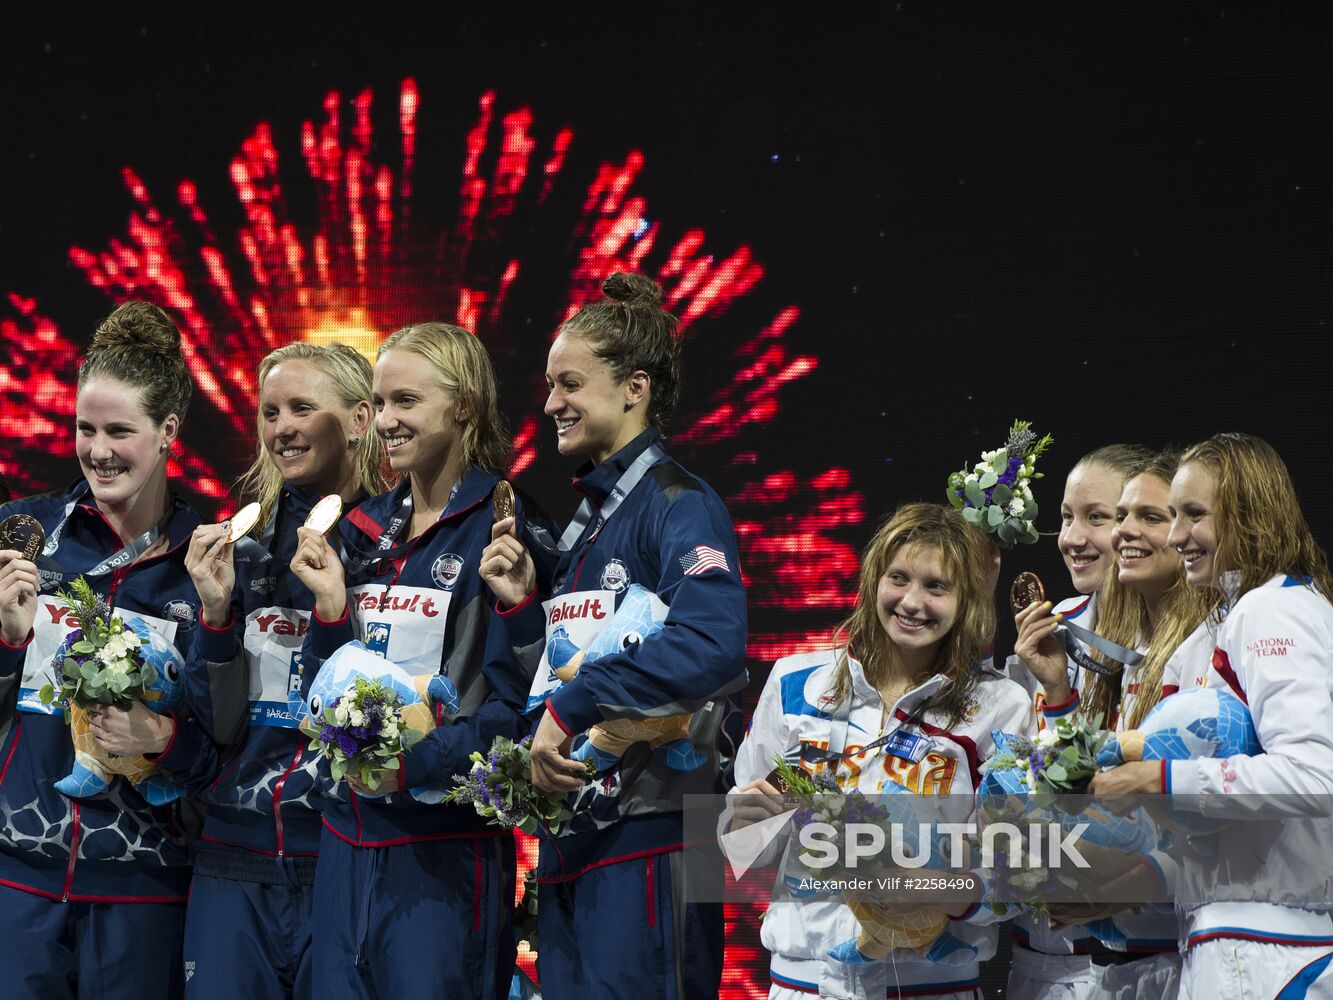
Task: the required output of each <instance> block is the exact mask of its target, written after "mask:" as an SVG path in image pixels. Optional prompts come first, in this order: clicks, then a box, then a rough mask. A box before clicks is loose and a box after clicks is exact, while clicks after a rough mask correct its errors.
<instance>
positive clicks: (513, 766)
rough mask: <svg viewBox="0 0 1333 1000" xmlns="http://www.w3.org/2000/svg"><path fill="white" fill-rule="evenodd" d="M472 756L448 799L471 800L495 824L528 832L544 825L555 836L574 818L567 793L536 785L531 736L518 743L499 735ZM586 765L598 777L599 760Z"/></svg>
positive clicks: (456, 801)
mask: <svg viewBox="0 0 1333 1000" xmlns="http://www.w3.org/2000/svg"><path fill="white" fill-rule="evenodd" d="M469 759H470V760H471V761H472V770H470V771H469V772H468V773H467V774H458V775H455V776H454V784H455V785H457V786H458V787H456V788H455V789H454V790H453V791H452V792H450V793H449V794H448V795H446V796H445V797H444V801H446V802H455V803H457V804H459V805H467V804H469V803H470V804H471V805H472V807H473V808H474V809H476V810H477V815H478V816H484V817H486V819H487V820H489V821H490V822H491V824H492V825H494V826H503V827H505V828H506V829H515V828H517V829H519V830H522V831H523V832H524V833H527V834H534V833H536V832H537V830H538V829H542V830H545V831H546V832H547V833H549V834H551V835H552V836H554V835H556V834H558V833H559V832H560V828H561V826H563V825H564V824H565V823H568V822H569V821H570V820H571V819H572V818H573V817H574V813H573V812H572V811H571V810H570V808H569V806H568V805H566V803H565V796H564V795H548V794H547V793H546V792H541V791H538V790H537V788H536V786H534V785H533V783H532V737H531V736H525V737H524V738H523V739H522V740H520V741H519V742H517V743H515V742H514V741H513V740H507V739H505V738H504V737H503V736H497V737H496V738H495V742H493V743H492V744H491V749H490V750H489V751H488V752H487V753H484V754H483V753H481V752H480V751H477V752H475V753H473V754H472V756H471V757H470V758H469ZM584 764H585V766H586V767H587V769H588V777H589V778H593V777H596V775H597V765H596V763H595V762H594V761H592V760H588V761H585V762H584Z"/></svg>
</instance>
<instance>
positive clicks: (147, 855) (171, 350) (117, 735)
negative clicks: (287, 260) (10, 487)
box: [0, 302, 217, 1000]
mask: <svg viewBox="0 0 1333 1000" xmlns="http://www.w3.org/2000/svg"><path fill="white" fill-rule="evenodd" d="M191 390H192V386H191V383H190V377H189V372H188V370H187V368H186V366H185V362H184V360H183V358H182V356H181V347H180V334H179V332H178V331H177V329H176V326H175V324H174V323H172V321H171V319H170V318H169V317H168V316H167V315H166V313H164V312H163V311H162V310H161V309H158V308H157V307H156V306H153V305H150V304H148V303H146V302H127V303H125V304H124V305H122V306H120V307H119V308H117V309H116V310H115V311H114V312H112V313H111V315H110V316H108V317H107V318H106V319H105V320H103V321H102V323H101V324H100V325H99V326H98V328H97V331H96V333H95V334H94V335H93V342H92V345H91V346H90V347H89V349H88V353H87V355H86V356H85V357H84V359H83V361H82V363H81V365H80V367H79V381H78V397H77V402H76V425H75V431H74V450H75V454H76V455H77V457H78V460H79V465H80V467H81V468H82V471H83V479H82V480H81V481H79V482H78V483H76V484H75V485H74V486H72V487H71V488H70V489H69V490H67V491H65V492H64V494H63V495H62V494H47V495H44V496H36V497H29V498H27V499H24V500H19V501H15V502H13V503H11V504H7V505H5V506H4V507H3V508H0V530H3V531H4V532H5V533H6V534H7V535H8V536H9V537H10V538H11V539H12V540H14V541H20V540H21V541H22V542H23V544H24V545H25V547H26V548H25V551H19V550H17V549H13V548H10V549H5V550H4V551H0V691H3V692H4V694H5V699H4V705H5V707H4V708H3V709H0V817H3V818H2V819H0V941H3V942H4V952H5V956H6V961H5V968H4V975H5V981H6V986H7V991H8V993H9V995H11V996H15V997H19V996H23V997H35V996H40V997H73V996H75V995H76V992H77V995H79V996H96V997H99V998H103V997H105V998H109V1000H116V998H125V1000H143V998H148V1000H158V998H161V1000H165V998H167V997H178V996H180V995H181V958H180V940H181V927H182V923H183V920H184V916H185V905H184V904H185V898H186V889H187V886H188V884H189V878H190V868H189V850H188V845H187V844H186V843H185V842H184V840H183V837H182V834H181V830H182V828H183V824H182V822H181V817H180V815H178V807H177V805H176V804H174V803H173V804H172V805H168V806H161V807H155V806H151V805H150V804H149V803H148V802H147V801H145V799H144V798H142V797H141V796H140V794H139V792H138V791H136V790H135V789H134V788H132V787H131V786H130V785H129V784H128V783H126V782H124V781H120V780H117V779H115V778H113V779H112V781H111V784H110V785H109V786H108V787H107V788H106V789H105V791H102V792H100V793H98V794H90V795H87V796H85V797H80V798H66V797H65V796H64V795H62V794H61V793H60V792H58V791H56V789H55V788H54V787H53V782H54V781H55V780H56V779H58V778H59V777H60V776H61V775H65V774H68V773H70V770H71V765H72V763H73V758H74V752H73V746H72V744H71V736H70V730H69V727H68V726H67V725H66V723H65V722H64V720H63V718H62V713H61V708H60V706H59V705H45V704H43V703H42V702H41V700H40V699H39V698H38V697H37V688H38V687H39V686H40V685H41V684H42V683H44V682H45V680H46V677H47V674H48V671H49V669H50V663H51V658H52V654H53V653H54V652H55V650H56V649H57V647H58V646H59V645H60V643H61V642H62V641H63V640H64V639H65V636H66V634H67V633H68V632H69V631H70V630H71V629H72V628H73V626H72V625H71V624H70V623H69V621H68V620H67V619H66V617H65V614H64V610H63V608H64V605H63V602H61V601H60V600H58V599H57V598H55V597H54V596H53V592H54V590H55V589H56V588H57V587H58V586H60V585H62V584H63V585H66V586H68V585H69V584H70V583H71V582H72V581H73V580H74V579H75V578H76V577H77V576H80V575H82V576H84V577H85V578H86V579H87V580H88V582H89V583H90V584H91V585H92V587H93V589H94V591H95V592H96V593H98V594H99V595H101V596H102V597H104V598H105V600H106V601H107V602H108V603H109V604H110V605H112V607H113V608H114V609H115V610H116V611H117V612H124V613H127V614H129V615H133V616H136V617H138V618H140V619H142V620H143V621H144V622H145V623H146V624H147V625H148V626H149V627H150V628H151V629H153V630H154V631H155V632H157V633H158V634H159V635H160V636H161V637H162V638H164V639H167V640H168V641H170V642H173V643H174V644H175V645H176V646H177V647H178V648H180V649H184V648H186V647H187V646H188V643H189V640H190V635H191V631H192V630H193V629H194V628H195V616H196V608H197V606H198V599H197V598H196V597H195V593H194V588H193V586H191V584H190V577H189V574H188V572H187V571H186V569H185V565H184V558H185V553H186V549H187V547H188V544H189V540H190V536H191V533H192V532H193V531H194V528H195V526H196V525H197V524H198V523H199V518H198V517H197V516H196V514H195V513H194V511H193V510H192V509H191V508H190V507H189V505H187V504H186V503H184V502H183V501H182V500H180V499H179V498H178V497H176V496H175V495H174V494H173V493H172V490H171V483H170V481H169V479H168V477H167V462H168V459H169V457H170V453H171V448H172V445H173V444H174V442H175V441H176V439H177V436H178V434H179V433H180V429H181V424H182V421H183V420H184V418H185V413H186V410H187V408H188V406H189V402H190V394H191ZM16 517H17V520H16V519H15V518H16ZM16 529H17V536H16V533H15V532H16ZM15 688H17V689H18V690H17V692H16V691H15ZM16 698H17V711H15V706H16ZM89 717H90V724H91V730H92V732H93V734H94V735H95V737H96V739H97V741H98V742H99V743H100V744H101V746H102V747H103V748H104V749H105V750H108V751H111V752H114V753H122V754H124V753H129V752H131V750H130V748H131V747H136V748H140V749H143V750H146V751H150V752H151V753H152V754H153V756H154V757H155V758H156V761H157V763H158V765H159V766H160V768H161V769H162V770H164V771H166V772H168V773H169V776H170V777H172V778H175V779H177V780H178V781H180V782H181V783H183V784H186V785H187V786H192V785H196V784H198V783H199V782H201V781H203V780H206V779H207V777H208V776H210V775H212V774H214V773H215V771H216V764H217V760H216V755H215V754H214V753H213V750H212V744H211V743H210V742H209V741H208V740H207V738H206V737H205V736H204V735H203V733H202V730H200V729H199V728H198V727H196V726H194V725H193V724H192V723H191V722H189V721H187V720H185V719H183V718H177V717H176V716H174V715H170V714H167V715H160V716H159V715H154V714H153V713H151V712H149V711H148V710H147V709H146V708H144V706H143V705H142V704H141V703H137V702H136V703H135V704H134V706H133V707H132V708H131V709H121V708H110V707H109V708H107V709H105V710H104V711H100V712H97V711H92V710H90V711H89ZM145 794H149V793H145Z"/></svg>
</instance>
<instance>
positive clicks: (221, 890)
mask: <svg viewBox="0 0 1333 1000" xmlns="http://www.w3.org/2000/svg"><path fill="white" fill-rule="evenodd" d="M371 375H372V373H371V367H370V363H369V362H368V361H367V360H366V359H365V358H364V357H362V356H361V355H360V354H359V353H357V352H356V351H354V350H353V349H352V348H350V347H345V346H343V345H341V344H332V345H329V346H327V347H325V346H317V345H314V344H305V343H295V344H289V345H287V346H286V347H280V348H278V349H277V350H276V351H273V352H272V353H271V354H269V355H268V356H267V357H265V358H264V360H263V361H261V362H260V364H259V375H258V380H259V407H258V412H257V414H256V425H257V428H256V429H257V436H258V441H259V449H258V453H257V454H256V456H255V460H254V463H253V464H252V465H251V467H250V470H249V471H248V472H247V473H246V475H245V477H244V478H243V479H242V480H241V483H240V489H239V492H240V495H241V496H242V497H243V498H251V497H253V498H255V499H254V501H253V502H252V503H250V504H248V505H247V506H246V507H243V508H242V509H241V510H240V511H238V512H237V514H236V515H235V516H234V517H233V518H232V519H231V520H230V521H228V522H223V523H222V524H207V525H201V526H200V527H199V528H197V529H196V530H195V532H194V537H193V539H192V540H191V543H190V547H189V552H188V553H187V555H186V560H185V564H186V567H187V568H188V569H189V571H190V575H191V577H192V579H193V581H194V585H195V589H196V590H197V591H198V593H199V600H200V602H201V604H202V614H201V616H200V617H201V627H200V628H199V629H198V630H197V631H196V634H195V640H194V643H193V645H192V647H191V654H190V658H189V660H188V661H187V666H186V679H187V685H188V687H187V690H188V697H189V699H190V702H191V706H192V707H193V709H194V711H195V713H196V715H197V716H198V718H199V719H200V720H201V722H202V723H203V724H204V725H205V727H206V728H207V730H208V731H209V733H210V735H211V736H212V738H213V739H214V740H215V741H216V742H217V743H219V744H222V745H224V746H225V747H226V749H225V750H224V752H223V758H224V759H223V762H222V770H221V773H220V775H219V776H218V778H217V780H216V781H213V782H211V783H209V785H208V786H207V787H205V788H203V789H202V790H200V791H199V793H198V796H197V797H198V799H199V801H201V802H202V803H204V805H205V806H206V807H207V813H206V817H205V821H204V828H203V832H202V834H201V836H200V842H199V845H198V847H197V850H196V854H195V871H194V880H193V882H192V883H191V886H190V905H189V911H188V915H187V918H186V923H185V949H184V957H185V962H186V965H187V968H188V969H189V970H190V973H191V976H190V981H189V995H190V997H191V1000H209V998H212V997H217V998H226V1000H231V998H233V997H237V996H245V997H247V998H249V1000H284V998H288V997H295V998H308V997H311V996H312V995H313V992H312V988H311V926H312V922H313V921H312V906H313V898H314V888H313V886H314V875H315V860H316V857H317V855H318V852H319V842H320V836H321V831H322V828H323V827H322V823H321V820H320V812H321V808H322V804H323V794H322V792H323V789H321V787H320V784H321V783H320V779H319V776H318V768H317V765H316V760H315V757H316V755H315V754H314V753H313V752H312V751H310V750H309V749H308V744H309V739H308V738H307V737H305V736H303V735H302V734H301V733H300V732H299V731H298V730H297V728H296V726H297V724H298V722H299V718H300V712H299V711H298V710H296V708H295V705H294V704H293V702H294V701H295V702H299V699H300V684H301V658H300V650H301V642H302V640H303V638H304V636H305V633H306V632H307V630H308V629H309V625H310V612H311V610H312V609H313V607H314V604H315V598H314V595H313V594H312V593H311V592H310V591H309V590H308V589H307V588H306V587H305V585H304V584H303V583H302V582H301V580H300V579H299V577H297V575H296V574H294V573H292V572H291V570H290V569H289V564H290V562H291V559H292V557H293V556H294V555H295V553H296V548H297V541H298V538H297V532H298V530H299V529H300V528H301V527H302V526H303V525H308V526H311V527H312V528H313V529H315V530H318V531H320V532H325V531H328V530H329V529H331V528H333V527H334V525H335V523H336V521H337V520H338V518H339V515H340V514H341V512H342V510H343V508H344V506H346V507H351V506H353V505H355V504H356V503H357V502H359V501H360V500H362V499H364V498H365V497H366V496H369V495H371V494H373V493H378V492H380V491H381V490H383V489H384V481H383V479H382V478H381V475H380V463H381V454H382V448H381V442H380V439H379V437H378V436H377V435H375V434H374V433H372V431H371V426H370V424H371V417H372V393H371ZM246 522H248V523H246ZM248 533H249V534H253V535H255V536H257V540H256V539H255V538H251V537H248V536H247V535H248ZM335 538H336V535H335Z"/></svg>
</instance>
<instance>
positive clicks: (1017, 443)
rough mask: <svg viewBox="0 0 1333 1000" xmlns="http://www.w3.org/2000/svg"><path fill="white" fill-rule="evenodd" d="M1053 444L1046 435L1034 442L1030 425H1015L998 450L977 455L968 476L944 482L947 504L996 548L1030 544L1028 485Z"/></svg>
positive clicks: (1033, 510) (1032, 516) (1032, 511)
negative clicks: (1042, 458) (982, 531)
mask: <svg viewBox="0 0 1333 1000" xmlns="http://www.w3.org/2000/svg"><path fill="white" fill-rule="evenodd" d="M1054 441H1055V439H1054V438H1053V437H1051V435H1049V434H1046V435H1044V436H1043V437H1041V438H1038V437H1037V436H1036V434H1034V433H1033V432H1032V424H1031V423H1030V422H1028V421H1026V420H1015V421H1014V425H1013V426H1012V427H1010V428H1009V439H1008V440H1007V441H1006V442H1005V444H1004V447H1002V448H998V449H996V450H995V451H986V452H982V454H981V461H980V462H978V463H977V464H976V465H975V466H973V467H972V469H971V471H968V470H967V469H965V468H964V469H961V470H959V471H958V472H955V473H953V474H952V475H950V476H949V492H948V496H949V503H951V504H953V505H954V506H955V507H956V508H958V509H959V510H961V511H962V512H963V517H965V518H967V519H968V521H970V522H971V523H973V524H979V525H981V527H982V528H984V529H985V530H986V533H987V534H988V535H990V536H991V538H993V539H994V540H995V543H996V544H997V545H999V546H1001V547H1002V548H1006V549H1007V548H1012V547H1013V546H1014V545H1017V544H1018V543H1019V542H1029V543H1030V542H1035V541H1036V540H1037V528H1036V524H1035V522H1036V520H1037V502H1036V501H1035V500H1034V499H1033V498H1032V486H1031V483H1032V480H1034V479H1040V478H1041V477H1042V474H1041V473H1040V472H1037V471H1036V468H1037V459H1038V458H1040V457H1041V455H1042V453H1044V452H1045V451H1046V449H1047V448H1049V447H1050V446H1051V445H1052V443H1054Z"/></svg>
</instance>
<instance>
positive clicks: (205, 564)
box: [185, 503, 260, 629]
mask: <svg viewBox="0 0 1333 1000" xmlns="http://www.w3.org/2000/svg"><path fill="white" fill-rule="evenodd" d="M259 513H260V508H259V504H257V503H248V504H246V505H245V506H244V507H242V508H241V509H240V510H238V511H237V512H236V513H235V514H233V515H232V516H231V517H230V518H229V519H228V520H226V521H223V522H221V523H220V524H201V525H199V527H197V528H195V529H194V534H192V535H191V536H190V546H189V548H187V549H186V550H185V569H186V571H187V572H188V573H189V574H190V580H191V581H192V582H193V583H194V589H195V593H197V594H198V595H199V604H200V615H201V617H202V618H203V620H204V623H205V624H206V625H208V626H209V627H210V628H215V629H221V628H226V627H227V622H228V621H229V620H230V619H231V591H232V587H233V586H234V585H235V583H236V567H235V565H234V562H233V560H234V556H235V552H234V548H235V544H236V542H237V540H239V539H241V538H244V537H245V536H246V535H247V534H249V533H250V530H251V529H252V528H254V526H255V524H256V523H258V521H259Z"/></svg>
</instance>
